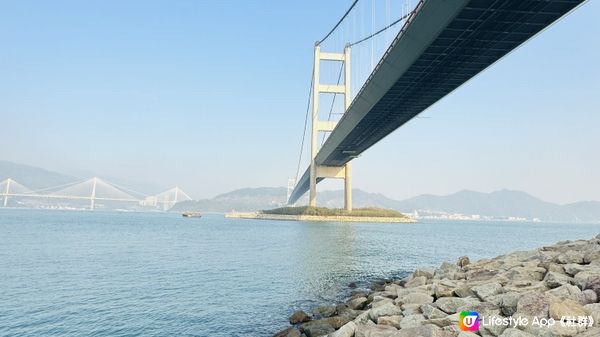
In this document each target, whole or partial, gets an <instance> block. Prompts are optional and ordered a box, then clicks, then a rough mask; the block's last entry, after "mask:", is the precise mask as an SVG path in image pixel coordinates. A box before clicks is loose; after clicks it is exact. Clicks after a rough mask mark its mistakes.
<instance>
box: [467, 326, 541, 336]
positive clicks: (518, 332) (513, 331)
mask: <svg viewBox="0 0 600 337" xmlns="http://www.w3.org/2000/svg"><path fill="white" fill-rule="evenodd" d="M459 337H460V335H459ZM500 337H535V336H534V335H532V334H530V333H527V332H525V331H521V330H519V329H515V328H508V329H506V330H504V332H502V334H501V335H500Z"/></svg>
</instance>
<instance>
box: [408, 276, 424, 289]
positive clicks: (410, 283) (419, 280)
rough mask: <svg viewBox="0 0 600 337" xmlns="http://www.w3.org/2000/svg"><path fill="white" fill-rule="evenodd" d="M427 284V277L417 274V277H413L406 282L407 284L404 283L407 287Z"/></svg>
mask: <svg viewBox="0 0 600 337" xmlns="http://www.w3.org/2000/svg"><path fill="white" fill-rule="evenodd" d="M425 284H427V277H425V276H416V277H413V278H412V279H411V280H409V281H408V282H406V284H405V285H404V287H405V288H415V287H420V286H423V285H425Z"/></svg>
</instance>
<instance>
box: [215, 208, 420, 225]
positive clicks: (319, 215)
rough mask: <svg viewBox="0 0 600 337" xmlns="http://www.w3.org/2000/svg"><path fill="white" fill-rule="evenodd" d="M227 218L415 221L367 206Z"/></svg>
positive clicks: (273, 211)
mask: <svg viewBox="0 0 600 337" xmlns="http://www.w3.org/2000/svg"><path fill="white" fill-rule="evenodd" d="M225 217H227V218H239V219H259V220H289V221H334V222H335V221H337V222H390V223H414V222H417V221H416V220H415V219H413V218H411V217H409V216H407V215H405V214H403V213H400V212H398V211H396V210H391V209H384V208H375V207H365V208H357V209H353V210H351V211H347V210H345V209H339V208H327V207H310V206H302V207H280V208H275V209H270V210H262V211H259V212H231V213H227V214H225Z"/></svg>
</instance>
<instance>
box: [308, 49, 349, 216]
mask: <svg viewBox="0 0 600 337" xmlns="http://www.w3.org/2000/svg"><path fill="white" fill-rule="evenodd" d="M323 60H325V61H339V62H343V63H344V83H343V84H340V85H332V84H321V83H320V82H319V79H320V66H321V61H323ZM313 69H314V70H313V92H312V123H311V124H312V128H311V141H310V158H311V160H310V196H309V206H312V207H316V206H317V179H322V178H337V179H344V208H345V209H346V210H348V211H351V210H352V164H351V163H350V162H348V163H346V164H345V165H344V166H323V165H317V163H316V161H315V158H316V156H317V153H318V152H319V148H318V143H317V138H318V135H319V132H331V131H333V129H334V128H335V126H336V123H337V122H333V121H321V120H319V94H320V93H331V94H341V95H344V113H345V112H346V111H347V110H348V107H349V106H350V103H351V101H350V46H346V47H345V48H344V53H326V52H321V46H320V45H319V44H318V43H317V44H316V45H315V59H314V68H313Z"/></svg>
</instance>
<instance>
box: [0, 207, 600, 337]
mask: <svg viewBox="0 0 600 337" xmlns="http://www.w3.org/2000/svg"><path fill="white" fill-rule="evenodd" d="M599 232H600V226H599V225H582V224H566V225H565V224H539V223H537V224H534V223H510V222H490V223H487V222H425V223H418V224H340V223H310V222H302V223H300V222H276V221H253V220H236V219H226V218H223V217H222V216H220V215H207V216H205V217H203V218H192V219H187V218H182V217H181V216H180V215H178V214H164V213H156V214H151V213H102V212H62V211H41V210H40V211H37V210H36V211H32V210H6V209H0V335H1V336H169V335H178V336H223V337H224V336H228V337H230V336H271V335H272V333H273V332H275V331H276V330H278V329H280V328H282V327H285V326H286V325H287V322H286V320H287V317H288V316H289V314H290V313H291V312H292V311H293V310H294V309H297V308H305V309H307V308H311V307H313V306H315V305H317V304H327V303H331V302H332V301H335V300H336V299H339V298H340V296H344V295H345V294H347V293H348V288H347V285H348V283H350V282H358V284H359V285H366V284H367V281H368V280H371V279H374V278H378V277H389V276H394V275H396V276H398V275H402V274H403V273H404V272H405V271H409V270H412V269H414V268H415V267H417V266H436V265H439V264H440V263H441V262H442V261H444V260H450V261H455V259H456V258H457V257H458V256H461V255H468V256H470V257H471V258H472V259H473V258H475V259H477V258H481V257H491V256H495V255H499V254H502V253H507V252H510V251H513V250H516V249H528V248H534V247H537V246H540V245H544V244H551V243H554V242H555V241H558V240H564V239H577V238H591V237H593V236H595V235H596V234H598V233H599Z"/></svg>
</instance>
